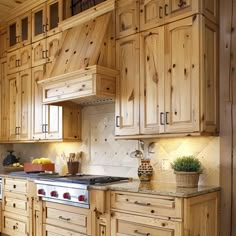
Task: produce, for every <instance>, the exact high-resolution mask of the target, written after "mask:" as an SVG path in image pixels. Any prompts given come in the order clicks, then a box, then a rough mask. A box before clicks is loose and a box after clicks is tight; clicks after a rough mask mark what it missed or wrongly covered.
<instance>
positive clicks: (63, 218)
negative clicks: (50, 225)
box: [58, 216, 71, 221]
mask: <svg viewBox="0 0 236 236" xmlns="http://www.w3.org/2000/svg"><path fill="white" fill-rule="evenodd" d="M58 218H59V219H61V220H65V221H70V220H71V218H65V217H63V216H59V217H58Z"/></svg>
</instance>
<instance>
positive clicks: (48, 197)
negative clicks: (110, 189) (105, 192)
mask: <svg viewBox="0 0 236 236" xmlns="http://www.w3.org/2000/svg"><path fill="white" fill-rule="evenodd" d="M128 180H129V178H125V177H113V176H101V175H86V174H79V175H66V176H60V175H58V176H56V177H54V176H43V177H40V179H39V180H36V181H35V182H36V184H37V195H38V196H39V197H41V198H42V199H43V200H45V201H53V202H58V203H63V204H68V205H76V206H80V207H84V208H89V186H90V185H96V184H106V183H114V182H120V181H128Z"/></svg>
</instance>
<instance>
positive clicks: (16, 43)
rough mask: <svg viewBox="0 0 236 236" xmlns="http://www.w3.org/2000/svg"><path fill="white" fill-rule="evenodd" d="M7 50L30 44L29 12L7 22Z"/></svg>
mask: <svg viewBox="0 0 236 236" xmlns="http://www.w3.org/2000/svg"><path fill="white" fill-rule="evenodd" d="M7 39H8V40H7V41H8V50H10V51H11V50H15V49H17V48H19V47H22V46H26V45H28V44H30V43H31V12H27V13H25V14H23V15H21V16H19V17H17V18H16V19H13V20H11V21H10V22H8V38H7Z"/></svg>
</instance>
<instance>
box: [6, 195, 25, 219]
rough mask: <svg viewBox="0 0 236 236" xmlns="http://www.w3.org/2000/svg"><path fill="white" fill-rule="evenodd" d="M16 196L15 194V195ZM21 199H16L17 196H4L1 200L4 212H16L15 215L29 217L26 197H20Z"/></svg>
mask: <svg viewBox="0 0 236 236" xmlns="http://www.w3.org/2000/svg"><path fill="white" fill-rule="evenodd" d="M15 195H16V194H15ZM19 197H21V198H22V199H17V195H16V196H14V195H13V196H11V194H7V193H6V194H4V198H3V202H2V203H3V209H4V210H5V211H9V212H13V213H15V212H17V214H19V215H25V216H28V215H29V204H28V201H27V197H24V196H23V197H22V196H19Z"/></svg>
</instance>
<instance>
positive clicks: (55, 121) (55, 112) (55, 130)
mask: <svg viewBox="0 0 236 236" xmlns="http://www.w3.org/2000/svg"><path fill="white" fill-rule="evenodd" d="M46 138H47V139H61V138H62V107H61V106H53V105H49V106H48V107H47V114H46Z"/></svg>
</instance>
